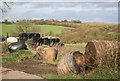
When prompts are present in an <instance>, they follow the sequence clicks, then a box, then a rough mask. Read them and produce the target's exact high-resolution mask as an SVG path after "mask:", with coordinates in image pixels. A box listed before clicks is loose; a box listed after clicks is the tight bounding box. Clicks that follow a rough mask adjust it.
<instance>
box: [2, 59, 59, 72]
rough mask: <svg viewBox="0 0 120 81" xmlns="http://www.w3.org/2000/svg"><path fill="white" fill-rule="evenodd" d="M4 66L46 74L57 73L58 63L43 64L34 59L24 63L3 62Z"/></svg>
mask: <svg viewBox="0 0 120 81" xmlns="http://www.w3.org/2000/svg"><path fill="white" fill-rule="evenodd" d="M2 67H5V68H11V69H13V70H18V71H23V72H26V73H30V74H46V73H56V74H57V71H56V70H57V66H56V65H51V64H41V63H37V62H33V61H32V62H23V63H2Z"/></svg>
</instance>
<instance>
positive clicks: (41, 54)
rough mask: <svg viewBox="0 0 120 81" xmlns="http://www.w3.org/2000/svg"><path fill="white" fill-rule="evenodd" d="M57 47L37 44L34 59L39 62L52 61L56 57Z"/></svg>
mask: <svg viewBox="0 0 120 81" xmlns="http://www.w3.org/2000/svg"><path fill="white" fill-rule="evenodd" d="M57 54H58V52H57V49H55V48H54V47H50V46H38V47H37V48H36V55H35V59H36V60H38V61H41V62H54V61H55V60H56V59H57Z"/></svg>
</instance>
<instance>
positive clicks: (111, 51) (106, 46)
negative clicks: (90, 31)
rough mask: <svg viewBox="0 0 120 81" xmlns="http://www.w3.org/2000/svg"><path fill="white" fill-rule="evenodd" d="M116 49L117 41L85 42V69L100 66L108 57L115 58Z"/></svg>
mask: <svg viewBox="0 0 120 81" xmlns="http://www.w3.org/2000/svg"><path fill="white" fill-rule="evenodd" d="M117 51H118V42H116V41H103V40H102V41H101V40H98V41H97V40H93V41H90V42H88V43H87V45H86V48H85V65H86V68H87V69H93V68H95V67H97V66H101V65H102V64H103V63H105V62H106V60H107V59H108V58H109V60H110V61H112V60H115V53H116V52H117ZM110 61H109V62H110Z"/></svg>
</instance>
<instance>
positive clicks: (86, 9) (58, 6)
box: [5, 2, 118, 23]
mask: <svg viewBox="0 0 120 81" xmlns="http://www.w3.org/2000/svg"><path fill="white" fill-rule="evenodd" d="M5 18H7V19H9V20H14V21H15V20H18V19H57V20H64V19H67V20H73V19H74V20H81V21H83V22H107V23H117V22H118V3H117V2H16V3H15V4H14V5H12V6H11V10H9V11H8V13H7V14H5Z"/></svg>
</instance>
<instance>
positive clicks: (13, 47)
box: [8, 41, 27, 53]
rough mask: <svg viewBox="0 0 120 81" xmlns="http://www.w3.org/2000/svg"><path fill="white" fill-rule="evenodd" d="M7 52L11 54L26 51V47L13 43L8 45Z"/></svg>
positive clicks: (20, 43) (22, 43) (23, 44)
mask: <svg viewBox="0 0 120 81" xmlns="http://www.w3.org/2000/svg"><path fill="white" fill-rule="evenodd" d="M8 49H9V52H10V53H11V52H13V51H16V50H27V45H26V44H25V43H24V42H22V41H20V42H14V43H11V44H9V45H8Z"/></svg>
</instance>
